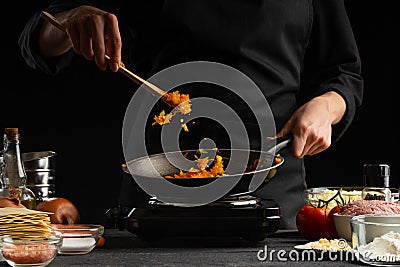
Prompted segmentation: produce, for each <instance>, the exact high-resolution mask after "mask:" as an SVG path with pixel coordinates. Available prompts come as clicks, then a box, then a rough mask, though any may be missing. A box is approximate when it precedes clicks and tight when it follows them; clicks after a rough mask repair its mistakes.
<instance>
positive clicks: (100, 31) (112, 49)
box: [39, 5, 122, 72]
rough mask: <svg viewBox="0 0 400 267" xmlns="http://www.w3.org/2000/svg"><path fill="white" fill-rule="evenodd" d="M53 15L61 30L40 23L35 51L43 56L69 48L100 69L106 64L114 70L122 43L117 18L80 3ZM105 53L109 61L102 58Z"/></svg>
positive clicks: (49, 56) (116, 69) (119, 60)
mask: <svg viewBox="0 0 400 267" xmlns="http://www.w3.org/2000/svg"><path fill="white" fill-rule="evenodd" d="M54 16H55V17H56V19H57V20H58V21H59V22H60V23H61V24H62V25H63V26H64V28H65V31H61V30H60V29H58V28H57V27H55V26H54V25H52V24H50V23H49V22H47V21H46V22H44V23H43V24H42V27H41V30H40V33H39V53H40V54H41V55H42V56H43V57H45V58H53V57H56V56H59V55H62V54H64V53H66V52H67V51H68V50H69V49H71V47H72V48H73V49H74V51H75V52H76V53H77V54H80V55H82V56H84V57H85V58H86V59H88V60H95V62H96V64H97V65H98V67H99V68H100V69H102V70H105V69H106V68H107V66H110V69H111V70H112V71H114V72H116V71H118V67H119V66H120V64H121V47H122V43H121V35H120V32H119V27H118V20H117V17H116V16H115V15H114V14H112V13H109V12H106V11H103V10H101V9H98V8H96V7H92V6H86V5H83V6H79V7H77V8H74V9H71V10H68V11H65V12H60V13H57V14H55V15H54ZM106 51H107V52H106ZM106 54H107V55H108V56H109V57H110V60H109V61H108V60H106V58H105V55H106Z"/></svg>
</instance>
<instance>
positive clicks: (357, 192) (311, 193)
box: [304, 186, 363, 208]
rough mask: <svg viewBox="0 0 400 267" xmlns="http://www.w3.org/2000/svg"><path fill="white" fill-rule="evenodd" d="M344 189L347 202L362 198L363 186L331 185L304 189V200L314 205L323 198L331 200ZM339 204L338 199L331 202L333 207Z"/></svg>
mask: <svg viewBox="0 0 400 267" xmlns="http://www.w3.org/2000/svg"><path fill="white" fill-rule="evenodd" d="M340 189H342V198H343V200H344V201H345V202H346V203H347V202H350V201H353V200H360V199H361V192H362V190H363V187H360V186H336V187H335V186H331V187H314V188H308V189H306V190H304V200H305V201H306V202H308V203H311V204H313V205H315V206H316V205H318V201H319V200H320V199H321V200H325V201H326V200H329V199H331V198H332V197H333V196H335V195H336V193H337V192H338V191H339V190H340ZM335 199H336V200H338V201H341V199H340V198H339V196H337V197H336V198H335ZM336 205H337V203H336V201H331V202H330V203H329V207H330V208H333V207H335V206H336Z"/></svg>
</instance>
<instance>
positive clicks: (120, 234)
mask: <svg viewBox="0 0 400 267" xmlns="http://www.w3.org/2000/svg"><path fill="white" fill-rule="evenodd" d="M104 237H105V240H106V242H105V244H104V246H103V247H96V248H95V249H94V250H93V251H91V252H90V253H88V254H85V255H57V257H56V258H55V259H54V261H53V262H51V263H50V265H48V266H52V267H56V266H289V265H290V266H366V265H364V264H362V263H360V262H357V261H356V260H352V257H351V255H347V258H348V259H349V260H346V254H342V260H341V259H340V257H339V256H340V255H336V257H337V259H336V260H334V256H335V255H329V254H327V255H324V257H323V259H321V255H320V254H309V253H307V254H305V253H303V252H302V251H299V250H295V249H294V246H295V245H299V244H305V243H307V241H306V240H305V239H303V238H302V237H301V236H300V235H299V233H298V232H297V231H278V232H276V233H274V234H272V235H269V236H268V237H267V238H266V239H265V240H263V241H261V242H258V243H248V242H246V241H243V240H239V239H228V238H225V239H216V240H212V239H210V238H204V239H202V238H198V237H197V238H185V239H183V238H175V239H173V238H169V239H165V240H160V241H158V242H157V243H152V244H149V243H146V242H143V241H141V240H140V239H138V238H137V237H136V235H134V234H132V233H130V232H128V231H120V230H118V229H105V232H104ZM265 252H266V253H265ZM353 259H354V258H353ZM0 266H7V264H6V263H5V262H1V263H0Z"/></svg>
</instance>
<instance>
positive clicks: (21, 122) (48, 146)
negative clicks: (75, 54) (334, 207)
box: [0, 0, 400, 223]
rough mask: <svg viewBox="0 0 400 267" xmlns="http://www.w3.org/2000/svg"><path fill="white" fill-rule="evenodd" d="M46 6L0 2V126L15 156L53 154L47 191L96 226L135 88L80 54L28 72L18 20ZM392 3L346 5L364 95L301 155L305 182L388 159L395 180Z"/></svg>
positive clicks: (112, 196) (358, 179)
mask: <svg viewBox="0 0 400 267" xmlns="http://www.w3.org/2000/svg"><path fill="white" fill-rule="evenodd" d="M48 3H49V1H35V2H34V3H31V4H29V5H23V4H22V3H21V2H15V3H10V4H8V5H10V6H8V7H7V8H6V13H9V14H10V16H7V18H6V17H5V16H4V12H3V16H2V19H1V20H2V29H3V33H2V47H3V49H2V65H3V66H2V69H3V71H2V86H1V97H0V101H1V102H0V103H1V119H0V129H4V128H5V127H18V128H19V129H20V133H21V137H22V144H21V146H22V147H21V148H22V151H23V152H28V151H44V150H52V151H55V152H56V153H57V156H56V165H57V168H56V195H57V196H60V197H65V198H68V199H70V200H71V201H73V202H74V203H75V204H76V206H77V207H78V209H79V210H80V211H81V216H82V220H83V221H85V222H100V223H103V220H104V212H105V211H106V210H107V209H108V208H109V207H112V206H115V205H116V204H117V199H118V192H119V188H120V181H121V177H122V169H121V163H123V161H124V159H123V154H122V144H121V128H122V122H123V117H124V112H125V109H126V107H127V105H128V103H129V101H130V98H131V97H132V95H133V90H131V88H135V87H136V86H134V85H132V82H131V81H130V80H128V79H127V78H126V77H124V76H123V75H122V74H120V73H111V72H110V71H105V72H104V73H103V74H102V75H98V74H99V73H98V72H99V71H100V70H99V69H98V68H97V67H95V64H94V63H93V62H85V61H84V60H82V62H81V63H80V65H79V67H80V68H81V69H82V70H84V71H78V72H76V71H74V70H71V71H70V72H67V73H65V74H62V75H60V76H58V77H49V76H46V75H44V74H42V73H38V72H35V71H33V70H32V69H30V68H29V67H28V66H27V65H26V64H25V62H24V61H23V60H22V58H21V55H20V51H19V47H18V43H17V42H18V37H19V34H20V32H21V30H22V28H23V26H24V24H25V23H26V21H27V20H28V18H29V17H30V16H31V15H32V14H33V13H34V12H36V11H39V10H41V9H42V8H43V7H45V6H46V5H47V4H48ZM389 3H390V4H389ZM393 3H394V1H388V0H386V1H379V3H377V2H376V1H360V0H348V1H346V6H347V10H348V14H349V17H350V20H351V23H352V26H353V30H354V34H355V37H356V40H357V42H358V47H359V50H360V54H361V59H362V74H363V77H364V79H365V93H364V100H363V104H362V106H361V107H360V109H359V110H358V113H357V114H356V117H355V119H354V121H353V123H352V125H351V126H350V128H349V129H348V131H347V132H346V133H345V135H344V136H343V137H342V138H341V139H340V140H339V141H338V143H336V144H335V145H334V146H332V147H331V148H329V149H328V150H326V151H324V152H322V153H320V154H319V155H316V156H313V157H308V158H307V159H306V161H307V182H308V186H309V187H315V186H346V185H361V184H362V165H363V164H364V163H387V164H389V165H390V167H391V186H392V187H399V185H400V178H399V174H398V173H399V165H398V156H397V155H396V154H397V150H396V149H395V147H397V145H396V143H397V140H396V139H395V134H394V133H395V130H394V125H395V124H396V122H397V120H396V119H394V113H395V111H394V98H395V96H394V92H395V90H396V89H398V86H397V85H398V84H397V83H396V84H395V78H396V76H395V75H398V73H396V72H395V69H394V67H395V60H394V58H395V55H397V56H396V58H397V57H398V50H395V48H396V46H397V48H398V45H396V42H397V41H396V42H395V36H396V34H397V33H396V32H398V25H399V23H398V22H397V20H396V18H395V17H393V16H390V15H389V14H390V13H391V10H393V9H394V4H393ZM7 10H8V11H7ZM10 11H12V12H10ZM396 80H397V79H396ZM87 81H89V82H87Z"/></svg>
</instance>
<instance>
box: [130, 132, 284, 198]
mask: <svg viewBox="0 0 400 267" xmlns="http://www.w3.org/2000/svg"><path fill="white" fill-rule="evenodd" d="M275 141H276V144H275V145H274V146H272V147H271V148H270V149H268V150H267V151H259V150H245V149H218V150H213V149H208V150H183V151H173V152H166V153H160V154H154V155H150V156H146V157H141V158H137V159H134V160H131V161H129V162H127V163H126V164H125V165H124V167H123V170H124V172H126V173H128V174H130V175H132V177H133V178H134V179H135V180H136V182H137V181H149V180H151V179H152V180H154V179H156V180H157V179H164V180H166V181H168V182H169V183H172V184H174V185H176V186H180V187H189V188H194V187H197V188H198V187H202V186H206V185H209V184H211V183H215V182H217V181H218V182H223V181H227V182H228V183H229V182H231V181H233V180H237V183H235V184H234V186H233V187H232V188H231V189H230V190H229V191H228V192H227V193H226V194H225V195H224V197H227V196H240V195H245V194H249V193H252V192H254V191H255V190H256V189H257V188H258V187H260V186H261V185H262V186H264V185H266V184H267V183H268V182H269V181H271V179H272V178H273V177H274V176H275V174H276V172H277V170H278V167H279V166H281V165H282V164H283V163H284V158H283V157H282V156H281V155H279V154H278V153H277V152H279V151H280V150H281V149H283V148H285V147H287V146H288V144H289V143H290V142H291V139H290V138H289V139H287V138H285V139H282V138H278V139H276V140H275ZM215 155H220V156H221V157H222V158H223V165H224V169H225V174H224V175H223V176H218V177H206V178H165V176H173V174H178V173H179V171H180V170H181V169H184V170H185V169H186V170H188V169H190V168H191V167H194V168H196V167H197V166H196V161H195V160H196V159H197V158H202V157H209V158H213V157H214V156H215ZM182 157H183V158H185V159H187V162H185V164H186V165H185V164H183V165H181V166H179V167H177V164H176V162H179V161H180V160H181V159H182ZM276 158H278V159H279V160H278V161H277V162H278V163H276V162H275V159H276ZM182 166H183V167H182ZM225 167H226V168H225ZM197 168H198V167H197ZM255 175H257V176H258V177H260V176H261V177H262V183H261V184H256V186H254V185H252V180H253V177H255ZM221 179H222V180H221ZM156 197H157V196H156Z"/></svg>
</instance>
